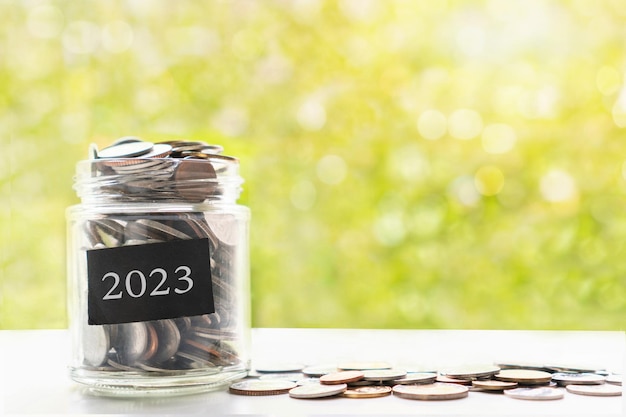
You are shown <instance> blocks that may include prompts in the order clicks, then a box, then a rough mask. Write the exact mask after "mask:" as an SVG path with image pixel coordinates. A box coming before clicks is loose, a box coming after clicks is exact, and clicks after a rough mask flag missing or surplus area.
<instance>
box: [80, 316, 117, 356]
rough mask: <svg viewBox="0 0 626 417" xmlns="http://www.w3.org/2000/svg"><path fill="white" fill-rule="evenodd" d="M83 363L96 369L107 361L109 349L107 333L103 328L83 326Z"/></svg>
mask: <svg viewBox="0 0 626 417" xmlns="http://www.w3.org/2000/svg"><path fill="white" fill-rule="evenodd" d="M82 334H83V361H84V363H85V364H86V365H89V366H93V367H98V366H101V365H102V364H103V363H104V362H106V359H107V353H108V352H109V349H110V339H109V333H108V332H107V331H106V330H105V329H104V327H103V326H94V325H87V324H85V325H83V330H82Z"/></svg>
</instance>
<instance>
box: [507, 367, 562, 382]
mask: <svg viewBox="0 0 626 417" xmlns="http://www.w3.org/2000/svg"><path fill="white" fill-rule="evenodd" d="M495 378H496V379H498V380H500V381H506V382H517V383H518V384H520V385H537V384H547V383H549V382H550V381H551V380H552V374H551V373H549V372H544V371H537V370H534V369H503V370H501V371H500V372H498V373H497V374H496V375H495Z"/></svg>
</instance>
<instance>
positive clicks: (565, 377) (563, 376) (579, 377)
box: [552, 372, 606, 387]
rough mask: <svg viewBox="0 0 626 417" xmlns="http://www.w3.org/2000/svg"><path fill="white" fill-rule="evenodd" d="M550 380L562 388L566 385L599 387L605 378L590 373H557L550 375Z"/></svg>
mask: <svg viewBox="0 0 626 417" xmlns="http://www.w3.org/2000/svg"><path fill="white" fill-rule="evenodd" d="M552 380H553V381H554V382H556V383H557V384H558V385H560V386H562V387H564V386H567V385H571V384H575V385H599V384H604V382H605V381H606V378H605V377H603V376H602V375H598V374H592V373H587V372H583V373H571V372H557V373H555V374H552Z"/></svg>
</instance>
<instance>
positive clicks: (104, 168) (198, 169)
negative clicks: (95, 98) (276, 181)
mask: <svg viewBox="0 0 626 417" xmlns="http://www.w3.org/2000/svg"><path fill="white" fill-rule="evenodd" d="M222 151H223V148H222V147H221V146H220V145H211V144H208V143H205V142H201V141H182V140H179V141H165V142H157V143H153V142H148V141H144V140H141V139H140V138H137V137H123V138H120V139H118V140H117V141H115V142H114V143H113V144H112V145H111V146H108V147H106V148H104V149H102V150H100V151H98V149H97V148H96V147H95V146H93V145H92V147H91V149H90V155H89V156H90V160H91V161H92V164H91V165H92V176H93V178H94V181H93V184H94V185H96V186H97V187H98V190H97V194H98V195H99V197H101V198H106V199H107V200H112V201H131V202H132V201H155V200H157V201H163V200H172V199H173V200H176V201H180V200H182V201H188V202H196V203H198V202H202V201H204V200H205V199H207V198H208V199H210V198H212V197H213V198H219V196H220V195H222V194H223V193H224V187H223V186H220V184H219V181H218V179H219V177H220V176H222V175H223V174H228V173H229V172H230V170H232V169H233V167H235V166H237V165H238V163H239V161H238V159H237V158H235V157H232V156H227V155H222ZM200 161H204V162H206V163H198V162H200Z"/></svg>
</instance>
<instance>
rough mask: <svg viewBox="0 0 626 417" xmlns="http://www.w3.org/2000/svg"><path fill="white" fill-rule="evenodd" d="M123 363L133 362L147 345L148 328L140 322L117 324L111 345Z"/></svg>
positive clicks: (143, 351) (139, 356)
mask: <svg viewBox="0 0 626 417" xmlns="http://www.w3.org/2000/svg"><path fill="white" fill-rule="evenodd" d="M113 347H114V348H115V351H116V352H117V355H118V357H119V359H120V361H121V362H122V364H124V365H133V364H135V363H136V362H137V361H138V360H139V359H140V358H141V357H142V356H143V355H144V353H145V352H146V349H147V347H148V329H147V328H146V325H145V324H144V323H142V322H137V323H123V324H119V325H117V337H116V341H115V345H114V346H113Z"/></svg>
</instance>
